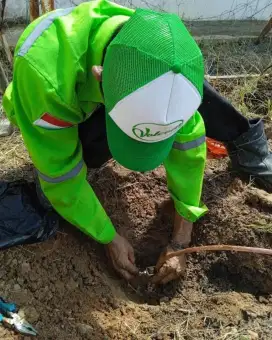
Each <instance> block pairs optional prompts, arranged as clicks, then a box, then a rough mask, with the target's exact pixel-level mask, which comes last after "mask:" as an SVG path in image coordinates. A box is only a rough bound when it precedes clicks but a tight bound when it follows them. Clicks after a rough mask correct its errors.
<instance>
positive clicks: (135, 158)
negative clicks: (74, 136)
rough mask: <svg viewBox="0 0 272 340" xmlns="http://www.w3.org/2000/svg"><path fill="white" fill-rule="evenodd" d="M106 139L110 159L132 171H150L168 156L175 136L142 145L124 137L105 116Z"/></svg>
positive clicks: (107, 116) (126, 136)
mask: <svg viewBox="0 0 272 340" xmlns="http://www.w3.org/2000/svg"><path fill="white" fill-rule="evenodd" d="M106 125H107V138H108V144H109V148H110V151H111V154H112V157H113V158H114V159H115V160H116V161H117V162H118V163H119V164H121V165H122V166H124V167H125V168H127V169H130V170H133V171H139V172H144V171H151V170H153V169H155V168H157V167H158V166H160V165H161V164H162V163H163V162H164V160H165V159H166V158H167V156H168V155H169V153H170V151H171V148H172V146H173V143H174V140H175V135H173V136H171V137H170V138H168V139H166V140H163V141H160V142H156V143H144V142H139V141H136V140H135V139H132V138H130V137H129V136H128V135H126V134H125V133H124V132H123V131H122V130H121V129H120V128H119V127H118V126H117V125H116V123H115V122H114V121H113V120H112V119H111V117H110V116H109V115H108V114H106Z"/></svg>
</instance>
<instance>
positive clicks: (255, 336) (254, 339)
mask: <svg viewBox="0 0 272 340" xmlns="http://www.w3.org/2000/svg"><path fill="white" fill-rule="evenodd" d="M247 332H248V335H249V336H250V340H258V339H259V335H258V333H256V332H253V331H250V330H248V331H247Z"/></svg>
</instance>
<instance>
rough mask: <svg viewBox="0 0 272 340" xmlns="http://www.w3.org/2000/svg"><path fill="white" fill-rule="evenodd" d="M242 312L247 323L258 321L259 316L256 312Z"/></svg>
mask: <svg viewBox="0 0 272 340" xmlns="http://www.w3.org/2000/svg"><path fill="white" fill-rule="evenodd" d="M242 312H243V315H244V319H245V320H246V321H248V320H249V319H256V318H257V317H258V315H257V314H256V313H255V312H253V311H250V310H243V311H242Z"/></svg>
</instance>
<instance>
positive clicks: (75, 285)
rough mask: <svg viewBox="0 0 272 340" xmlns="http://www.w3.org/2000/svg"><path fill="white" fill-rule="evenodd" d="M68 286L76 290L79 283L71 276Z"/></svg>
mask: <svg viewBox="0 0 272 340" xmlns="http://www.w3.org/2000/svg"><path fill="white" fill-rule="evenodd" d="M67 288H68V289H69V290H75V289H77V288H78V283H77V282H76V281H74V280H73V279H72V278H71V279H70V281H69V282H68V283H67Z"/></svg>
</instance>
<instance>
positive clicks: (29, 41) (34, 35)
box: [17, 7, 74, 57]
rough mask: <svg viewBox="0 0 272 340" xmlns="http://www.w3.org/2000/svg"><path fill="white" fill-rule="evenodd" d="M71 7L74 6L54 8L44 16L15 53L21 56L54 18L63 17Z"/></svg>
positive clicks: (69, 11) (70, 10)
mask: <svg viewBox="0 0 272 340" xmlns="http://www.w3.org/2000/svg"><path fill="white" fill-rule="evenodd" d="M73 9H74V7H70V8H65V9H61V10H56V11H54V12H52V13H50V14H49V15H48V16H47V17H45V18H44V19H43V20H42V21H41V22H40V23H39V24H38V25H37V26H36V27H35V28H34V30H33V31H32V32H31V33H30V35H29V36H28V37H27V38H26V40H25V42H24V43H23V45H22V46H21V48H20V50H19V52H18V54H17V55H18V56H20V57H23V56H24V55H25V54H26V53H27V52H28V50H29V49H30V48H31V46H32V45H33V44H34V42H35V41H36V40H37V39H38V38H39V37H40V36H41V35H42V34H43V32H44V31H45V30H47V29H48V28H49V27H50V25H51V24H52V23H53V21H54V20H55V19H56V18H59V17H63V16H65V15H67V14H69V13H71V12H72V10H73Z"/></svg>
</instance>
